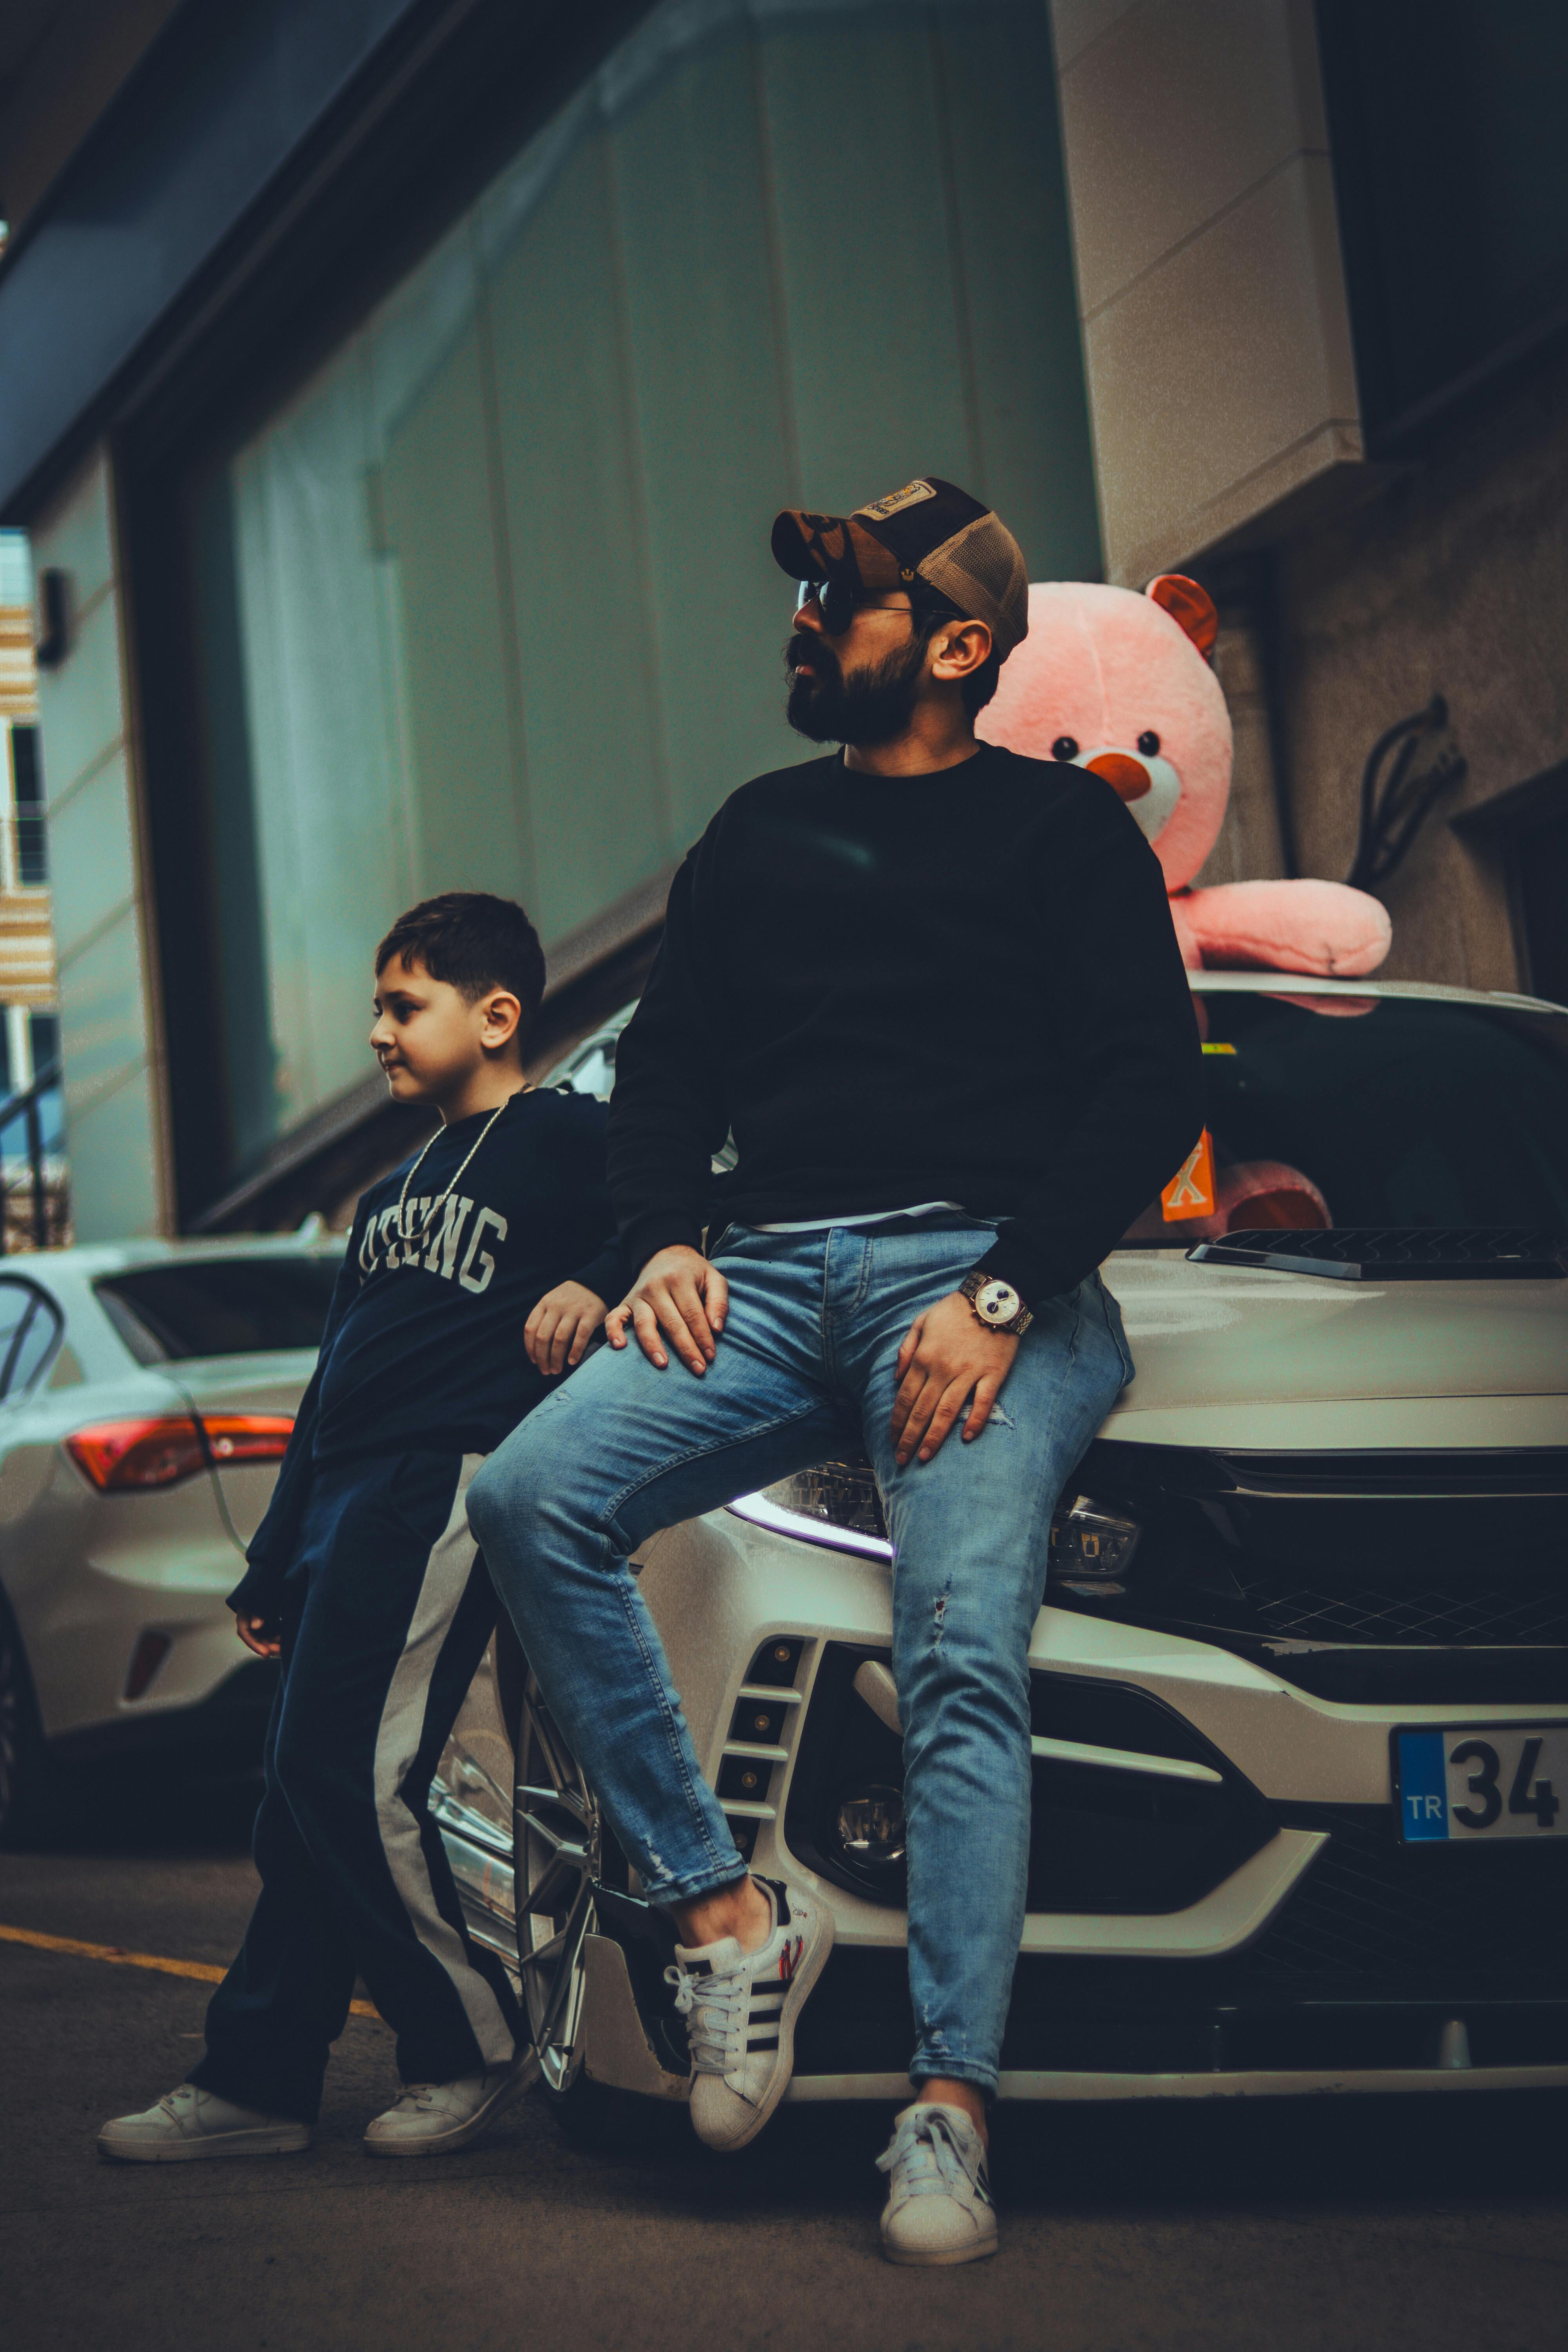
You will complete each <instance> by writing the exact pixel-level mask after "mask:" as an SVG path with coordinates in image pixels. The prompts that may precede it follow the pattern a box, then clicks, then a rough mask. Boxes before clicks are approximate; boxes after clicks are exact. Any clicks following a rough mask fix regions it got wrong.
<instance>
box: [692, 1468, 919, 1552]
mask: <svg viewBox="0 0 1568 2352" xmlns="http://www.w3.org/2000/svg"><path fill="white" fill-rule="evenodd" d="M730 1508H731V1510H732V1511H733V1512H734V1513H735V1515H736V1517H738V1518H742V1519H750V1520H751V1521H752V1524H753V1526H756V1527H762V1528H773V1530H774V1532H775V1533H777V1534H779V1535H788V1536H796V1537H799V1538H803V1539H804V1540H805V1542H806V1543H817V1544H826V1545H827V1546H828V1548H829V1549H832V1550H835V1551H858V1552H863V1553H865V1554H867V1555H868V1557H869V1558H871V1559H892V1557H893V1547H892V1545H891V1544H890V1543H889V1540H888V1523H887V1521H886V1519H885V1518H884V1517H883V1516H882V1498H881V1496H880V1495H879V1493H878V1492H877V1482H876V1480H875V1478H874V1477H873V1476H872V1475H871V1465H870V1464H869V1463H868V1462H866V1461H854V1460H850V1459H847V1458H846V1459H843V1460H835V1461H831V1462H816V1463H814V1464H813V1465H812V1466H811V1468H810V1469H809V1470H797V1471H795V1473H794V1475H793V1476H791V1477H788V1478H778V1479H775V1480H774V1482H773V1485H772V1486H764V1487H763V1488H762V1490H761V1491H760V1493H758V1494H755V1495H742V1496H738V1497H737V1498H736V1500H735V1501H734V1502H732V1503H731V1505H730Z"/></svg>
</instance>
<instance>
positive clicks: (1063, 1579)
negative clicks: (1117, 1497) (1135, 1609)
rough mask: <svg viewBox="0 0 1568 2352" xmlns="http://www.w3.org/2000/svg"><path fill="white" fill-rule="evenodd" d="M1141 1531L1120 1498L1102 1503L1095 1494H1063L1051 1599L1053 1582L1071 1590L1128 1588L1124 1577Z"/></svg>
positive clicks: (1054, 1533)
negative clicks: (1068, 1499)
mask: <svg viewBox="0 0 1568 2352" xmlns="http://www.w3.org/2000/svg"><path fill="white" fill-rule="evenodd" d="M1142 1533H1143V1530H1142V1527H1141V1526H1140V1524H1139V1522H1138V1521H1137V1520H1136V1519H1135V1518H1134V1517H1132V1516H1131V1512H1130V1511H1128V1510H1127V1508H1126V1507H1125V1506H1124V1505H1122V1504H1120V1503H1098V1502H1096V1501H1095V1499H1094V1497H1093V1496H1092V1495H1078V1496H1074V1498H1073V1500H1072V1501H1071V1502H1070V1503H1068V1502H1066V1500H1065V1497H1064V1507H1061V1508H1059V1509H1058V1512H1057V1516H1056V1517H1055V1518H1054V1519H1053V1520H1052V1521H1051V1552H1050V1568H1049V1571H1048V1574H1047V1580H1046V1597H1047V1600H1049V1598H1050V1589H1051V1586H1052V1585H1053V1584H1057V1585H1063V1586H1065V1587H1066V1589H1067V1590H1068V1591H1069V1592H1081V1593H1109V1594H1115V1593H1120V1592H1124V1591H1126V1590H1127V1587H1126V1584H1125V1582H1124V1581H1123V1579H1124V1578H1125V1577H1126V1575H1127V1571H1128V1570H1129V1569H1130V1568H1131V1565H1132V1555H1133V1554H1134V1552H1135V1551H1136V1550H1137V1549H1138V1543H1139V1538H1141V1537H1142Z"/></svg>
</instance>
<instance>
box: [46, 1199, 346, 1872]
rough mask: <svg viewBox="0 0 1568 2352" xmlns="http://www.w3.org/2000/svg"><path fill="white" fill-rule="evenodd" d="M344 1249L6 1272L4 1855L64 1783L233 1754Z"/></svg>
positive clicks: (259, 1697)
mask: <svg viewBox="0 0 1568 2352" xmlns="http://www.w3.org/2000/svg"><path fill="white" fill-rule="evenodd" d="M341 1260H342V1236H341V1235H338V1236H336V1237H333V1236H326V1237H324V1238H323V1240H322V1241H321V1243H306V1242H304V1241H302V1240H300V1239H293V1240H281V1241H272V1240H260V1239H257V1238H254V1237H252V1238H248V1239H247V1240H244V1241H226V1242H157V1241H146V1242H127V1243H123V1244H94V1245H84V1246H82V1247H79V1248H75V1249H67V1250H51V1251H46V1252H40V1253H38V1254H37V1255H28V1256H22V1257H15V1258H6V1259H5V1260H0V1844H4V1843H11V1842H14V1841H15V1840H16V1839H17V1838H19V1837H21V1836H23V1835H24V1834H25V1833H26V1830H27V1827H28V1825H29V1822H34V1823H36V1822H37V1820H38V1818H39V1817H40V1815H41V1814H42V1812H43V1811H45V1809H46V1808H47V1801H48V1799H49V1796H50V1793H51V1786H52V1783H53V1781H54V1780H55V1779H56V1778H57V1777H58V1766H59V1765H61V1764H63V1763H65V1762H67V1761H68V1760H71V1759H84V1760H85V1759H94V1758H105V1759H107V1758H110V1757H112V1756H114V1755H116V1754H120V1753H122V1752H124V1751H126V1750H128V1749H137V1750H151V1749H154V1748H179V1749H181V1750H183V1751H184V1752H185V1753H187V1754H189V1755H190V1757H191V1758H192V1759H193V1760H194V1761H198V1762H199V1761H204V1760H226V1761H248V1760H253V1759H256V1758H257V1757H258V1756H259V1754H260V1748H261V1736H262V1731H263V1729H264V1727H265V1724H266V1719H267V1714H268V1709H269V1707H270V1706H271V1702H272V1692H273V1688H274V1685H275V1684H276V1681H277V1674H278V1669H277V1667H276V1665H274V1664H270V1663H269V1662H268V1661H266V1660H264V1659H260V1658H255V1657H252V1656H250V1655H249V1654H248V1653H247V1651H246V1650H245V1649H244V1648H242V1646H241V1645H240V1643H239V1642H238V1641H237V1638H236V1636H235V1631H234V1618H233V1616H232V1614H231V1613H230V1612H229V1610H228V1608H227V1607H226V1601H225V1596H226V1594H227V1593H229V1592H231V1591H233V1589H234V1587H235V1586H236V1585H237V1583H238V1581H239V1579H240V1577H241V1575H242V1574H243V1573H244V1569H243V1565H242V1556H243V1549H244V1545H245V1543H246V1542H247V1540H248V1538H250V1536H252V1535H253V1534H254V1533H255V1531H256V1528H258V1525H259V1524H260V1520H261V1516H262V1513H263V1512H264V1510H265V1509H266V1507H267V1501H268V1496H269V1495H270V1493H271V1490H272V1482H273V1480H274V1478H275V1477H276V1476H277V1470H278V1464H279V1460H280V1459H281V1457H282V1454H283V1449H284V1446H285V1445H286V1444H287V1443H288V1440H289V1432H290V1430H291V1429H292V1428H293V1425H294V1413H295V1409H296V1407H297V1406H298V1403H299V1401H300V1396H301V1394H302V1392H303V1391H304V1388H305V1385H306V1382H307V1381H309V1379H310V1372H311V1370H312V1368H313V1366H314V1363H315V1360H316V1351H317V1348H318V1345H319V1343H320V1339H321V1329H322V1326H323V1325H324V1323H325V1321H326V1316H327V1307H328V1303H329V1301H330V1299H331V1291H332V1285H333V1283H334V1281H335V1280H336V1278H337V1271H338V1266H339V1264H340V1263H341Z"/></svg>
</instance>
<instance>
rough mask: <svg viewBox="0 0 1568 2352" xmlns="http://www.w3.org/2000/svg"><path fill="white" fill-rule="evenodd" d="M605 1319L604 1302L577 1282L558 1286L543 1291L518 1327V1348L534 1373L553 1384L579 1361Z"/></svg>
mask: <svg viewBox="0 0 1568 2352" xmlns="http://www.w3.org/2000/svg"><path fill="white" fill-rule="evenodd" d="M604 1319H605V1302H604V1300H603V1299H602V1298H601V1297H599V1296H598V1295H597V1293H596V1292H595V1291H592V1290H590V1289H589V1288H588V1287H587V1286H586V1284H584V1283H581V1282H558V1283H557V1284H556V1286H555V1287H554V1289H553V1290H547V1291H546V1292H545V1294H544V1296H543V1297H542V1299H541V1300H540V1302H539V1304H538V1306H537V1307H535V1308H534V1310H533V1312H532V1314H531V1316H530V1317H529V1318H528V1320H527V1322H526V1323H525V1324H524V1325H523V1327H522V1344H523V1346H524V1347H525V1348H526V1349H527V1350H528V1360H529V1362H530V1363H531V1365H532V1366H533V1368H534V1370H535V1371H539V1372H543V1373H544V1374H545V1376H546V1378H547V1379H550V1380H553V1379H554V1378H555V1376H556V1374H557V1373H558V1372H569V1371H570V1370H572V1369H573V1367H574V1365H576V1364H580V1363H581V1362H582V1360H583V1356H584V1350H585V1349H586V1348H587V1345H588V1342H589V1340H590V1339H592V1338H593V1336H594V1334H595V1331H596V1330H597V1329H598V1328H599V1326H600V1324H601V1323H602V1322H603V1321H604Z"/></svg>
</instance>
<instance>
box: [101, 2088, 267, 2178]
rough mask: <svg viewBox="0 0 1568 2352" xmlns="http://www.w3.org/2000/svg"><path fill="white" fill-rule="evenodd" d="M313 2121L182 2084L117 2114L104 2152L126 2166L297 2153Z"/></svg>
mask: <svg viewBox="0 0 1568 2352" xmlns="http://www.w3.org/2000/svg"><path fill="white" fill-rule="evenodd" d="M313 2137H314V2134H313V2133H312V2131H311V2128H310V2125H309V2124H301V2123H296V2122H295V2121H294V2120H293V2118H292V2117H291V2116H264V2115H262V2114H260V2113H258V2110H257V2109H256V2108H255V2107H237V2106H236V2105H234V2103H233V2101H232V2100H230V2099H220V2098H219V2097H218V2095H217V2093H216V2091H198V2090H197V2088H196V2086H195V2084H194V2083H182V2084H180V2086H179V2088H178V2090H174V2091H171V2092H170V2093H169V2095H168V2096H167V2097H166V2098H163V2099H160V2100H159V2102H158V2104H157V2105H156V2106H155V2107H148V2108H147V2109H146V2110H145V2112H144V2113H143V2114H142V2115H139V2116H115V2117H114V2119H113V2121H112V2122H111V2123H107V2124H105V2125H104V2126H103V2129H102V2130H101V2131H100V2133H99V2135H98V2147H99V2153H100V2156H109V2157H113V2158H117V2159H118V2161H119V2162H121V2163H122V2164H188V2163H190V2162H191V2160H192V2159H193V2158H195V2157H201V2156H295V2155H298V2153H299V2151H300V2149H301V2148H304V2147H310V2141H311V2139H312V2138H313Z"/></svg>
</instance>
